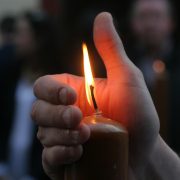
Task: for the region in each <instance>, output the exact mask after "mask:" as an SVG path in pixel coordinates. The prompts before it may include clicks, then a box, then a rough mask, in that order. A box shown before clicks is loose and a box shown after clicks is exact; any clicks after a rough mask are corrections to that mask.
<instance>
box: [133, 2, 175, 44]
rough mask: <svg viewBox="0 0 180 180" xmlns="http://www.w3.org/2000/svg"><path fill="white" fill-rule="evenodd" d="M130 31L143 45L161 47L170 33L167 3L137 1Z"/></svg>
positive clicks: (170, 25)
mask: <svg viewBox="0 0 180 180" xmlns="http://www.w3.org/2000/svg"><path fill="white" fill-rule="evenodd" d="M132 30H133V32H134V33H135V36H136V37H137V38H138V39H139V40H140V41H141V43H143V44H144V45H147V46H159V45H161V44H162V43H163V42H164V41H165V40H166V39H167V38H168V37H169V36H170V34H171V33H172V20H171V15H170V11H169V7H168V3H166V2H165V1H164V0H151V1H150V0H149V1H148V0H144V1H143V0H140V1H138V2H137V3H136V4H135V7H134V13H133V17H132Z"/></svg>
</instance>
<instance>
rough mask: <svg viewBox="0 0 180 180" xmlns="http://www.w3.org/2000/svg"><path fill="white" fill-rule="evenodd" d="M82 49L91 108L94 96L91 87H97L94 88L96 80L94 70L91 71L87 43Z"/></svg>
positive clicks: (87, 94) (87, 93)
mask: <svg viewBox="0 0 180 180" xmlns="http://www.w3.org/2000/svg"><path fill="white" fill-rule="evenodd" d="M82 49H83V56H84V76H85V88H86V96H87V100H88V103H89V104H90V106H91V107H93V102H92V94H91V89H90V87H93V88H94V87H95V86H94V78H93V75H92V70H91V64H90V60H89V53H88V49H87V46H86V44H85V43H83V45H82Z"/></svg>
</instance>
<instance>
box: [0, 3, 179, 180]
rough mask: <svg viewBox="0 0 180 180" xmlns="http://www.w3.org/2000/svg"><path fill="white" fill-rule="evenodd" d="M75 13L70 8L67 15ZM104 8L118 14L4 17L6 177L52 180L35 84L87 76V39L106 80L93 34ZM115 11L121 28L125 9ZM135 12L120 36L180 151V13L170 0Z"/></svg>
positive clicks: (1, 144) (1, 128)
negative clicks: (35, 115)
mask: <svg viewBox="0 0 180 180" xmlns="http://www.w3.org/2000/svg"><path fill="white" fill-rule="evenodd" d="M58 5H59V3H58ZM55 7H56V6H55ZM71 8H72V6H71ZM71 8H69V9H67V6H66V11H68V10H69V11H71ZM116 8H117V7H116ZM59 9H63V8H59ZM59 9H57V8H55V10H56V11H57V10H59ZM117 9H118V8H117ZM102 10H110V11H111V9H109V8H107V6H102V7H101V3H94V4H93V5H89V7H88V8H84V9H82V10H81V11H78V12H77V13H76V15H74V14H73V13H72V12H71V14H70V15H69V16H67V12H66V11H63V10H62V11H61V12H59V13H57V12H56V13H55V17H54V16H53V15H52V14H51V13H48V10H47V11H46V9H45V10H44V11H36V12H26V13H23V14H21V15H19V16H16V17H15V16H10V15H7V16H5V17H3V18H1V22H0V34H1V35H0V37H1V38H0V102H1V108H0V179H1V177H2V178H4V179H10V180H31V179H32V180H33V179H48V178H47V177H46V175H45V174H44V173H43V170H42V165H41V151H42V147H41V145H40V144H39V142H38V140H37V138H36V131H37V127H36V126H35V125H34V124H33V122H32V121H31V116H30V112H31V107H32V104H33V102H34V100H35V96H34V95H33V83H34V81H35V80H36V79H37V78H38V77H40V76H43V75H47V74H56V73H64V72H68V73H73V74H77V75H82V71H83V70H82V52H81V44H82V41H85V42H87V44H88V47H89V49H90V57H91V60H92V64H93V68H94V72H95V74H96V76H101V77H105V76H106V71H105V69H104V66H103V64H102V62H101V60H100V57H99V55H98V54H97V52H96V50H95V47H94V45H93V35H92V32H93V29H92V26H93V19H94V17H95V15H96V14H97V13H98V12H100V11H102ZM51 12H53V11H52V10H51ZM112 14H115V19H117V20H116V21H115V24H117V29H120V30H121V28H119V27H121V23H122V18H119V17H118V16H117V17H116V15H117V14H118V10H116V11H114V12H113V11H112ZM127 14H128V15H127V18H126V27H125V28H124V31H123V32H122V33H121V34H120V35H121V36H122V38H123V40H124V43H125V49H126V51H127V54H128V55H129V57H130V59H131V60H132V61H133V62H134V63H135V64H136V65H137V66H138V67H139V68H140V69H141V71H142V73H143V74H144V77H145V81H146V83H147V85H148V88H149V90H150V93H151V95H152V97H153V100H154V103H155V106H156V108H157V111H158V114H159V117H160V122H161V132H160V133H161V135H162V137H163V138H164V139H165V140H166V142H167V143H168V144H169V145H170V146H171V147H172V148H173V149H174V150H175V151H176V152H177V153H180V141H179V138H178V137H180V121H179V119H180V114H179V111H178V109H179V107H180V93H179V92H180V60H179V58H180V51H179V42H178V39H177V36H175V32H176V27H177V26H178V24H177V19H176V18H175V17H176V13H175V9H174V7H173V6H172V4H171V3H170V1H168V0H152V1H149V0H136V1H133V2H131V3H130V6H129V10H128V13H127ZM123 22H124V21H123ZM127 108H128V107H127Z"/></svg>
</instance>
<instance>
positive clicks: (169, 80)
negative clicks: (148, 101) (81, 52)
mask: <svg viewBox="0 0 180 180" xmlns="http://www.w3.org/2000/svg"><path fill="white" fill-rule="evenodd" d="M173 13H174V12H173V7H172V5H171V4H170V2H169V1H168V0H152V1H149V0H136V1H135V2H134V3H133V5H132V9H131V15H130V28H131V32H132V33H131V34H133V39H131V41H130V42H129V44H131V45H130V46H129V45H128V46H127V51H128V54H129V56H130V58H131V59H132V60H133V61H134V63H135V64H136V65H137V66H138V67H139V68H140V69H141V71H142V72H143V75H144V78H145V81H146V83H147V86H148V88H149V90H150V92H151V95H152V97H153V100H154V102H155V105H156V108H157V111H158V114H159V116H160V121H161V135H162V136H163V137H164V139H165V140H166V141H167V142H168V143H169V144H170V145H171V147H172V148H173V149H174V150H175V151H177V152H180V143H179V142H178V141H177V140H176V139H177V138H176V137H177V136H179V135H180V134H179V131H178V128H180V124H179V123H178V121H179V115H178V114H179V113H178V111H177V107H179V105H180V102H179V98H178V97H179V95H178V94H179V93H177V90H179V88H180V81H179V79H178V75H177V72H178V69H179V67H180V66H179V62H178V61H179V57H180V56H179V47H178V44H177V42H176V41H175V40H174V36H173V35H174V30H175V20H174V17H173ZM133 42H134V43H133ZM178 81H179V83H177V82H178Z"/></svg>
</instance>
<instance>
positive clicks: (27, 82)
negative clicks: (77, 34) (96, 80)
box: [0, 12, 62, 180]
mask: <svg viewBox="0 0 180 180" xmlns="http://www.w3.org/2000/svg"><path fill="white" fill-rule="evenodd" d="M15 43H16V54H17V60H16V61H19V62H20V63H21V70H20V74H19V76H18V78H17V81H16V82H15V86H14V88H13V89H11V93H10V94H9V95H8V96H6V97H7V98H8V97H11V99H10V101H9V103H8V104H6V106H5V107H3V109H4V110H3V109H2V112H0V114H5V115H4V116H3V117H7V115H6V113H8V112H9V111H11V112H12V113H11V114H9V116H8V118H3V119H1V122H0V123H1V124H0V128H1V129H0V142H4V144H2V145H1V150H2V151H3V153H1V154H0V156H1V158H0V162H4V164H7V167H8V175H10V176H11V177H10V178H11V179H14V180H21V179H29V178H30V179H31V178H36V179H46V178H47V177H46V176H45V175H44V173H43V171H42V168H41V156H40V153H41V149H42V147H41V145H40V144H39V143H38V141H37V140H36V127H35V126H34V125H33V123H32V122H31V117H30V111H31V106H32V103H33V102H34V100H35V97H34V95H33V90H32V89H33V83H34V80H35V79H36V78H38V77H39V76H42V75H44V74H54V73H57V72H62V70H61V63H60V62H61V61H60V50H59V38H58V33H57V32H56V27H55V25H54V23H53V21H51V19H50V18H49V17H48V16H47V15H46V14H44V13H42V12H37V13H26V14H25V15H23V16H21V17H20V18H19V19H18V20H17V23H16V36H15ZM3 76H4V77H6V76H8V74H3ZM9 109H11V110H9ZM2 127H4V128H3V129H2ZM2 139H3V140H2Z"/></svg>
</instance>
